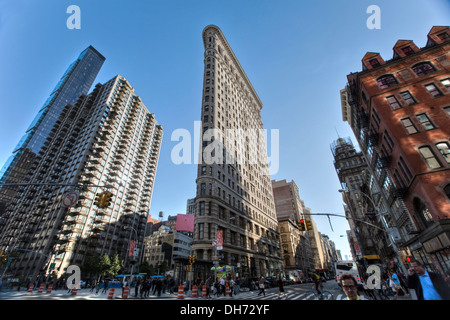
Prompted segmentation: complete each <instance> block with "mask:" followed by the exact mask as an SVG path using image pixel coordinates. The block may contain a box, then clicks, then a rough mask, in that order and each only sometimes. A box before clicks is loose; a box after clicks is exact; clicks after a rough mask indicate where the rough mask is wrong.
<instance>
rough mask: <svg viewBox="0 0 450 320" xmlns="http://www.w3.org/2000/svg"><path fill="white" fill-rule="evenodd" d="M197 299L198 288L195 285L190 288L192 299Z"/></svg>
mask: <svg viewBox="0 0 450 320" xmlns="http://www.w3.org/2000/svg"><path fill="white" fill-rule="evenodd" d="M197 297H198V288H197V286H196V285H193V286H192V298H197Z"/></svg>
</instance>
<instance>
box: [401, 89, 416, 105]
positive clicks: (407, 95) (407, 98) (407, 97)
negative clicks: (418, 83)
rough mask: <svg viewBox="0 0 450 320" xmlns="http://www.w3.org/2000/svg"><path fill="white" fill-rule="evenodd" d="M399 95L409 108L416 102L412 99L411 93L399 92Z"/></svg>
mask: <svg viewBox="0 0 450 320" xmlns="http://www.w3.org/2000/svg"><path fill="white" fill-rule="evenodd" d="M400 95H401V96H402V99H403V100H404V101H405V102H406V103H407V104H408V105H409V106H410V105H412V104H416V103H417V101H416V99H414V97H413V96H412V95H411V92H409V91H404V92H400Z"/></svg>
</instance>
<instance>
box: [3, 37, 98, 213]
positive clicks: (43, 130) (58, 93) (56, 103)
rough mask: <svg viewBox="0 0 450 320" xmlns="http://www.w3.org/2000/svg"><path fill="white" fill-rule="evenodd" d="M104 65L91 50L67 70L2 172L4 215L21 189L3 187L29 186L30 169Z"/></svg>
mask: <svg viewBox="0 0 450 320" xmlns="http://www.w3.org/2000/svg"><path fill="white" fill-rule="evenodd" d="M104 61H105V57H103V56H102V55H101V54H100V53H99V52H98V51H97V50H96V49H95V48H93V47H92V46H89V47H88V48H86V49H85V50H84V51H83V52H82V53H81V54H80V55H79V57H78V58H77V59H76V60H75V61H74V62H73V63H72V64H71V65H70V66H69V68H67V70H66V72H65V73H64V75H63V76H62V77H61V79H60V81H59V82H58V84H57V85H56V87H55V89H53V91H52V92H51V94H50V96H49V97H48V99H47V100H46V101H45V103H44V105H43V106H42V108H41V109H40V110H39V112H38V114H37V115H36V117H35V118H34V120H33V122H32V123H31V125H30V126H29V127H28V129H27V131H26V133H25V135H24V136H23V137H22V139H21V140H20V141H19V143H18V144H17V146H16V147H15V148H14V150H13V154H12V156H11V157H9V159H8V160H7V162H6V163H5V165H4V166H3V168H2V170H1V171H0V184H2V185H0V215H2V214H3V212H4V210H5V208H6V207H7V206H8V204H9V203H10V202H11V201H14V198H15V197H16V196H17V191H18V189H17V188H8V187H5V186H3V184H6V183H25V182H27V177H26V175H27V173H28V171H29V168H30V166H31V165H32V163H33V161H34V159H35V158H36V157H37V155H38V154H39V152H40V151H41V149H42V146H43V145H44V143H45V141H46V139H47V138H48V135H49V134H50V132H51V130H52V129H53V127H54V125H55V123H56V121H57V120H58V117H59V116H60V114H61V112H62V110H63V109H64V107H65V106H66V105H67V104H73V103H75V102H76V101H77V99H78V98H79V97H80V96H81V95H86V94H87V93H88V92H89V89H90V88H91V86H92V84H93V82H94V80H95V78H96V77H97V74H98V72H99V71H100V68H101V67H102V65H103V62H104Z"/></svg>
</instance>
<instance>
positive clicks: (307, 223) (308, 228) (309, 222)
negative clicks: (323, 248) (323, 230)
mask: <svg viewBox="0 0 450 320" xmlns="http://www.w3.org/2000/svg"><path fill="white" fill-rule="evenodd" d="M305 225H306V230H312V224H311V220H308V219H306V220H305Z"/></svg>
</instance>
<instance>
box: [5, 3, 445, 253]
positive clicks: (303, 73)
mask: <svg viewBox="0 0 450 320" xmlns="http://www.w3.org/2000/svg"><path fill="white" fill-rule="evenodd" d="M70 5H77V6H79V7H80V9H81V29H79V30H75V29H74V30H70V29H68V28H67V26H66V21H67V19H68V18H69V16H70V14H68V13H66V10H67V7H69V6H70ZM370 5H377V6H379V8H380V10H381V29H375V30H370V29H368V28H367V26H366V21H367V19H368V18H369V17H370V15H371V14H368V13H366V10H367V8H368V7H369V6H370ZM449 21H450V1H448V0H427V1H418V0H396V1H384V0H380V1H376V0H369V1H366V0H358V1H356V0H353V1H350V0H344V1H333V0H322V1H314V2H312V1H300V0H279V1H274V0H226V1H224V0H222V1H216V0H209V1H203V0H180V1H174V0H171V1H170V0H169V1H153V0H128V1H116V0H96V1H92V0H90V1H78V0H70V1H66V0H42V1H37V0H14V1H12V0H0V43H1V50H0V75H1V77H0V97H1V100H0V112H1V113H0V114H1V116H0V166H3V164H4V163H5V161H6V160H7V158H8V157H9V156H10V155H11V152H12V150H13V148H14V147H15V146H16V144H17V143H18V141H19V140H20V138H21V137H22V135H23V134H24V132H25V130H26V129H27V127H28V126H29V124H30V123H31V121H32V120H33V118H34V116H35V115H36V113H37V111H38V110H39V109H40V108H41V106H42V104H43V103H44V101H45V100H46V99H47V97H48V96H49V94H50V93H51V90H52V89H53V88H54V86H55V85H56V83H57V82H58V80H59V78H60V77H61V76H62V74H63V72H64V71H65V70H66V68H67V67H68V66H69V64H70V63H71V62H72V61H73V60H75V58H76V57H77V56H78V54H79V53H80V52H81V51H83V50H84V49H85V48H86V47H87V46H89V45H92V46H94V47H95V48H96V49H97V50H99V51H100V52H101V53H102V54H103V55H104V56H105V57H106V61H105V64H104V66H103V68H102V70H101V71H100V73H99V76H98V77H97V79H96V83H98V82H100V83H104V82H106V81H107V80H109V79H111V78H112V77H114V76H115V75H116V74H120V75H122V76H124V77H125V78H126V79H127V80H128V81H129V82H130V83H131V85H132V86H133V87H134V88H135V92H136V94H137V95H139V96H140V97H141V98H142V100H143V102H144V104H145V105H146V106H147V107H148V109H149V110H150V111H151V112H153V113H155V116H156V119H157V121H158V122H159V123H160V124H161V125H162V126H163V127H164V139H163V144H162V149H161V155H160V159H159V165H158V170H157V174H156V181H155V188H154V192H153V198H152V206H151V210H150V213H151V215H152V216H153V217H155V218H156V217H157V215H158V212H159V211H163V212H164V219H166V218H167V216H168V215H176V214H177V213H184V212H185V208H186V200H187V199H188V198H192V197H194V196H195V179H196V174H197V166H196V165H195V164H191V165H186V164H183V165H175V164H173V163H172V161H171V157H170V155H171V150H172V148H173V147H174V146H175V145H176V144H177V143H178V142H176V141H171V135H172V132H173V131H174V130H176V129H179V128H183V129H187V130H189V131H190V132H191V133H192V135H193V129H194V121H199V120H200V112H201V108H200V106H201V98H202V96H201V95H202V81H203V78H202V75H203V49H204V48H203V42H202V30H203V29H204V27H206V26H207V25H209V24H214V25H217V26H218V27H219V28H221V30H222V32H223V33H224V35H225V37H226V38H227V40H228V42H229V43H230V45H231V47H232V48H233V50H234V52H235V54H236V56H237V58H238V59H239V61H240V63H241V65H242V67H243V68H244V70H245V72H246V74H247V76H248V78H249V79H250V81H251V83H252V85H253V87H254V88H255V90H256V92H257V93H258V95H259V97H260V99H261V101H262V103H263V105H264V107H263V109H262V113H261V114H262V120H263V123H264V128H265V129H268V130H269V131H270V130H271V129H279V130H280V131H279V133H280V156H279V160H280V165H279V170H278V173H277V174H276V175H273V176H272V177H271V178H272V179H277V180H283V179H287V180H288V181H290V180H294V181H295V182H296V183H297V185H298V187H299V190H300V197H301V198H302V199H303V200H304V201H305V203H306V205H307V206H308V207H309V208H311V209H312V211H313V212H315V213H325V212H327V213H338V214H342V213H343V208H342V198H341V195H340V194H339V193H338V191H337V190H338V189H339V188H340V184H339V181H338V178H337V176H336V172H335V170H334V166H333V158H332V154H331V151H330V144H331V143H332V142H333V141H334V140H335V139H336V138H337V133H336V132H338V133H339V135H340V136H342V137H351V138H352V139H353V134H352V132H351V130H350V128H349V126H348V125H347V124H346V123H344V122H342V117H341V109H340V99H339V90H340V89H342V88H343V87H344V86H345V85H346V82H347V81H346V75H347V74H349V73H350V72H358V71H361V59H362V57H363V56H364V54H365V53H366V52H367V51H374V52H380V54H381V55H382V56H383V58H384V59H385V60H389V59H391V58H392V48H393V46H394V45H395V43H396V41H397V40H398V39H406V40H413V41H414V42H415V43H416V45H418V46H419V47H423V46H425V44H426V40H427V39H426V35H427V34H428V32H429V30H430V29H431V27H432V26H434V25H449ZM269 137H270V135H269ZM353 141H354V142H355V140H354V139H353ZM355 143H356V142H355ZM269 155H270V146H269ZM315 221H316V223H317V225H318V229H319V231H320V232H322V233H324V234H327V235H328V236H329V237H330V238H331V239H332V240H333V241H335V243H336V245H337V247H338V249H341V250H342V252H343V254H349V252H350V251H349V248H348V244H347V240H346V238H345V237H340V235H344V234H345V230H347V229H348V228H349V227H348V224H347V222H346V220H344V219H341V218H332V219H331V221H332V224H333V230H331V228H330V225H329V222H328V220H327V218H326V217H318V216H317V217H315Z"/></svg>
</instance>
